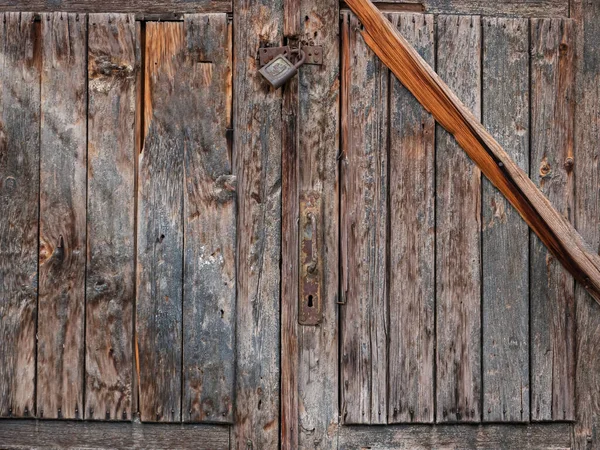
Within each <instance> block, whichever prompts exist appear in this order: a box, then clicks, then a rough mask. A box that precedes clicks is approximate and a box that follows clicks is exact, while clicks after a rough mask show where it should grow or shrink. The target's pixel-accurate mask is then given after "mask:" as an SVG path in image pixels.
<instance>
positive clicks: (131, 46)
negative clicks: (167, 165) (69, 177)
mask: <svg viewBox="0 0 600 450" xmlns="http://www.w3.org/2000/svg"><path fill="white" fill-rule="evenodd" d="M88 26H89V35H88V91H89V92H88V95H89V104H88V202H87V211H88V212H87V214H88V227H87V236H88V241H87V245H88V247H87V248H88V254H87V258H88V260H87V271H86V328H85V330H86V338H85V345H86V353H85V406H86V409H85V417H86V419H102V420H108V419H110V420H115V419H116V420H122V419H123V420H127V419H130V418H131V392H132V390H131V381H132V369H133V363H132V347H131V340H132V337H133V336H132V335H133V333H132V331H133V317H132V308H133V302H134V301H135V296H134V286H135V276H134V271H135V269H134V261H135V254H134V242H135V229H134V215H135V211H134V207H135V205H134V200H135V190H134V178H135V172H134V170H135V158H136V156H137V155H136V151H135V128H134V122H135V89H136V75H137V68H138V67H137V64H138V61H137V58H136V35H135V20H134V18H133V16H131V15H125V14H90V15H89V17H88Z"/></svg>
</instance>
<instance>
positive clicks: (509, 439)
mask: <svg viewBox="0 0 600 450" xmlns="http://www.w3.org/2000/svg"><path fill="white" fill-rule="evenodd" d="M572 429H573V428H572V425H571V424H565V423H560V424H543V425H542V424H537V425H480V426H474V425H438V426H430V425H404V426H402V425H396V426H387V427H357V426H353V427H344V428H342V430H341V433H340V447H339V448H340V450H346V449H348V450H350V449H356V448H361V449H364V448H368V449H371V450H400V449H410V450H427V449H465V448H469V449H478V450H479V449H481V450H483V449H487V450H492V449H494V450H497V449H506V450H512V449H516V448H518V449H529V450H533V449H536V450H548V449H555V450H558V449H568V448H570V437H571V433H572Z"/></svg>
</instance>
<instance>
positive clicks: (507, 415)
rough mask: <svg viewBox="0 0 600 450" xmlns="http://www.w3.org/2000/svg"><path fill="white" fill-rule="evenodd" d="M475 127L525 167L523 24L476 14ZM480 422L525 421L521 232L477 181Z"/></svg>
mask: <svg viewBox="0 0 600 450" xmlns="http://www.w3.org/2000/svg"><path fill="white" fill-rule="evenodd" d="M482 30H483V43H484V44H483V62H482V64H483V67H482V70H483V85H482V96H483V106H482V117H483V121H482V123H483V125H484V126H485V127H486V128H487V129H488V130H489V131H490V133H492V135H493V136H494V137H495V138H496V140H497V141H498V143H499V144H500V145H502V146H503V147H504V148H506V149H507V151H508V154H509V155H510V156H511V158H513V160H514V161H515V162H516V163H517V164H518V165H519V167H521V168H522V169H523V170H525V171H528V170H529V22H528V20H526V19H502V18H485V19H483V28H482ZM482 192H483V194H482V195H483V197H482V205H483V207H482V221H483V225H482V236H481V238H482V268H481V270H482V283H483V291H482V295H483V298H482V309H483V323H482V327H483V332H482V336H483V356H482V358H483V359H482V364H483V380H482V381H483V388H484V390H483V420H485V421H492V422H502V421H510V422H523V421H525V422H526V421H529V229H528V228H527V224H526V223H525V222H524V221H523V220H522V219H521V217H520V216H519V214H518V212H517V211H515V210H514V209H513V208H512V207H511V206H510V204H509V203H508V201H507V200H506V199H505V198H504V196H503V195H502V194H501V193H500V192H499V191H498V190H497V189H496V188H495V187H494V186H493V185H492V184H491V183H490V182H489V181H488V180H487V179H484V180H483V191H482Z"/></svg>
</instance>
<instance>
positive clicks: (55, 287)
mask: <svg viewBox="0 0 600 450" xmlns="http://www.w3.org/2000/svg"><path fill="white" fill-rule="evenodd" d="M41 22H42V23H41V27H42V85H41V111H42V122H41V135H40V246H39V283H40V284H39V306H38V332H37V334H38V352H37V415H38V417H43V418H70V419H71V418H82V417H83V411H82V409H83V385H84V379H83V378H84V374H83V370H84V368H83V366H84V319H85V318H84V308H85V304H84V297H85V290H84V284H85V264H86V107H87V90H86V88H87V86H86V84H87V83H86V79H87V73H86V72H87V67H86V53H87V48H86V30H87V17H86V16H85V15H81V14H66V13H50V14H43V15H42V18H41Z"/></svg>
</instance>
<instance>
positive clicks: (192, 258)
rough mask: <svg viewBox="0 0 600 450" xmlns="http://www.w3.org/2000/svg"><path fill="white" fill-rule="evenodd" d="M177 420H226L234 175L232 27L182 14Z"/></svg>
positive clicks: (219, 19)
mask: <svg viewBox="0 0 600 450" xmlns="http://www.w3.org/2000/svg"><path fill="white" fill-rule="evenodd" d="M184 27H185V35H186V52H187V54H186V59H185V62H183V63H182V70H184V71H185V72H186V75H185V80H181V81H180V82H179V88H180V89H182V91H183V92H185V93H186V95H187V101H185V102H183V101H182V102H181V103H180V105H179V107H180V113H181V115H180V119H179V120H180V123H181V126H182V128H183V129H185V130H186V134H185V136H184V137H183V141H184V166H185V186H186V189H185V191H184V229H185V233H184V239H185V244H184V247H185V249H184V251H185V262H184V286H183V287H184V295H183V311H184V314H183V418H184V421H186V422H198V421H210V422H231V421H232V419H233V378H234V363H235V361H234V348H233V346H234V338H235V289H236V282H235V240H236V223H235V177H234V176H232V175H231V160H230V154H229V145H228V142H227V128H229V126H230V119H231V115H230V111H231V69H232V67H231V50H232V49H231V34H230V32H231V27H230V25H229V24H228V23H227V16H226V15H225V14H195V15H188V16H185V20H184Z"/></svg>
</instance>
